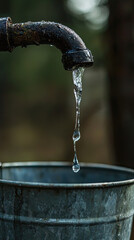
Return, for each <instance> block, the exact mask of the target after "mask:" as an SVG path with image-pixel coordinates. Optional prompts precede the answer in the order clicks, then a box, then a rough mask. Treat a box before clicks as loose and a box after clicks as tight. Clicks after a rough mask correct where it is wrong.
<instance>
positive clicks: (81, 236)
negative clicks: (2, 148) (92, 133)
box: [0, 162, 134, 240]
mask: <svg viewBox="0 0 134 240" xmlns="http://www.w3.org/2000/svg"><path fill="white" fill-rule="evenodd" d="M0 177H1V180H0V240H129V239H130V234H131V227H132V219H133V214H134V171H133V170H131V169H127V168H120V167H115V166H107V165H101V164H83V165H82V166H81V170H80V171H79V173H77V174H76V173H73V172H72V169H71V166H70V165H69V164H65V163H58V162H57V163H43V162H42V163H41V162H38V163H37V162H33V163H10V164H3V165H2V166H1V167H0Z"/></svg>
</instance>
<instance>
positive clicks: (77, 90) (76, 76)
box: [72, 68, 84, 173]
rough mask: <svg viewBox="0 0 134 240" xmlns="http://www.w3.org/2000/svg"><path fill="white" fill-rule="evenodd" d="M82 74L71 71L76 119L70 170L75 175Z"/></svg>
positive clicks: (82, 71)
mask: <svg viewBox="0 0 134 240" xmlns="http://www.w3.org/2000/svg"><path fill="white" fill-rule="evenodd" d="M83 73H84V68H78V69H75V70H73V83H74V96H75V101H76V119H75V128H74V133H73V143H74V159H73V166H72V170H73V171H74V172H75V173H77V172H78V171H79V170H80V165H79V161H78V158H77V151H76V142H77V141H78V140H79V139H80V103H81V97H82V76H83Z"/></svg>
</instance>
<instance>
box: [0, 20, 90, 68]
mask: <svg viewBox="0 0 134 240" xmlns="http://www.w3.org/2000/svg"><path fill="white" fill-rule="evenodd" d="M33 44H35V45H40V44H50V45H54V46H56V47H57V48H58V49H60V50H61V52H62V54H63V55H62V62H63V65H64V68H65V69H66V70H73V69H75V68H78V67H89V66H91V65H92V64H93V57H92V54H91V51H90V50H88V49H87V48H86V46H85V44H84V42H83V41H82V39H81V38H80V37H79V36H78V35H77V34H76V33H75V32H74V31H73V30H72V29H70V28H68V27H66V26H64V25H62V24H59V23H55V22H45V21H41V22H26V23H16V24H12V20H11V18H9V17H8V18H1V19H0V51H12V50H13V49H14V48H15V47H17V46H22V47H26V46H27V45H33Z"/></svg>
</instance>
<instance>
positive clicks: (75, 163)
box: [72, 152, 80, 173]
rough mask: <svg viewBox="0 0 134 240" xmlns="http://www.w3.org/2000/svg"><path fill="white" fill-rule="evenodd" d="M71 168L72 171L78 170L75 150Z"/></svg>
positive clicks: (78, 165)
mask: <svg viewBox="0 0 134 240" xmlns="http://www.w3.org/2000/svg"><path fill="white" fill-rule="evenodd" d="M72 170H73V172H75V173H77V172H79V170H80V164H79V162H78V159H77V155H76V152H75V154H74V159H73V166H72Z"/></svg>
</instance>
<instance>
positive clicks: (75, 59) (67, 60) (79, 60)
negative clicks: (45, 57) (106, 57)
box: [62, 49, 94, 70]
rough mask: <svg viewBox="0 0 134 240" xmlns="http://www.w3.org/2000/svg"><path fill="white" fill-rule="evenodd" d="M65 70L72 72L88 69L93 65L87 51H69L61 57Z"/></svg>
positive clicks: (90, 55) (90, 54) (89, 52)
mask: <svg viewBox="0 0 134 240" xmlns="http://www.w3.org/2000/svg"><path fill="white" fill-rule="evenodd" d="M62 62H63V65H64V68H65V70H73V69H76V68H79V67H90V66H92V65H93V62H94V60H93V56H92V53H91V51H90V50H89V49H84V50H83V49H81V50H70V51H68V52H66V53H64V54H63V55H62Z"/></svg>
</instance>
